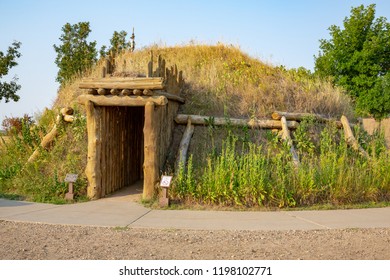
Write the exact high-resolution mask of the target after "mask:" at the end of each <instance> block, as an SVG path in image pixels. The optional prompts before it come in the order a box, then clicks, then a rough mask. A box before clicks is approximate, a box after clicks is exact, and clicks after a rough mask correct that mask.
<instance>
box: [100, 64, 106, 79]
mask: <svg viewBox="0 0 390 280" xmlns="http://www.w3.org/2000/svg"><path fill="white" fill-rule="evenodd" d="M106 75H107V67H106V66H103V67H102V73H101V77H102V78H105V77H106Z"/></svg>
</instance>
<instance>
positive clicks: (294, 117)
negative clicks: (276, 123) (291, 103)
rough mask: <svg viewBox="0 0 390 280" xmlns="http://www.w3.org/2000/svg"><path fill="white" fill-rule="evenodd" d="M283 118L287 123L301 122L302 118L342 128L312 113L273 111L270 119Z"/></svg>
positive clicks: (338, 123) (337, 123) (328, 119)
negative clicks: (309, 118)
mask: <svg viewBox="0 0 390 280" xmlns="http://www.w3.org/2000/svg"><path fill="white" fill-rule="evenodd" d="M282 116H284V117H285V118H286V120H288V121H302V120H303V119H304V118H307V117H312V118H314V119H316V120H317V121H320V122H331V121H334V122H335V123H336V125H337V127H338V128H342V124H341V122H340V121H338V120H335V119H331V118H327V117H326V116H324V115H320V114H314V113H290V112H281V111H275V112H273V113H272V115H271V117H272V119H274V120H280V119H281V118H282Z"/></svg>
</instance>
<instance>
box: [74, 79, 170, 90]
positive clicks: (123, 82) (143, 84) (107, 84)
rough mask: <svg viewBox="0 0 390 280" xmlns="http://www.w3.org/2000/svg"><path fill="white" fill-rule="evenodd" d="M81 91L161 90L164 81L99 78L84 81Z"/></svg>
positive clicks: (81, 83)
mask: <svg viewBox="0 0 390 280" xmlns="http://www.w3.org/2000/svg"><path fill="white" fill-rule="evenodd" d="M79 88H82V89H163V88H164V80H163V79H162V78H160V77H156V78H101V79H84V80H82V81H81V82H80V84H79Z"/></svg>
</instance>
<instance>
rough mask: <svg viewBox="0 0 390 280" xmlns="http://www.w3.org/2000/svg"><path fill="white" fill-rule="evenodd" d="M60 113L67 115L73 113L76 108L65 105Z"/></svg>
mask: <svg viewBox="0 0 390 280" xmlns="http://www.w3.org/2000/svg"><path fill="white" fill-rule="evenodd" d="M60 113H61V114H62V115H63V116H65V115H73V113H74V110H73V108H72V107H64V108H62V109H61V110H60Z"/></svg>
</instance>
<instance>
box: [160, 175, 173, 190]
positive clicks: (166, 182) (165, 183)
mask: <svg viewBox="0 0 390 280" xmlns="http://www.w3.org/2000/svg"><path fill="white" fill-rule="evenodd" d="M171 181H172V176H162V177H161V181H160V187H163V188H169V186H170V185H171Z"/></svg>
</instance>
